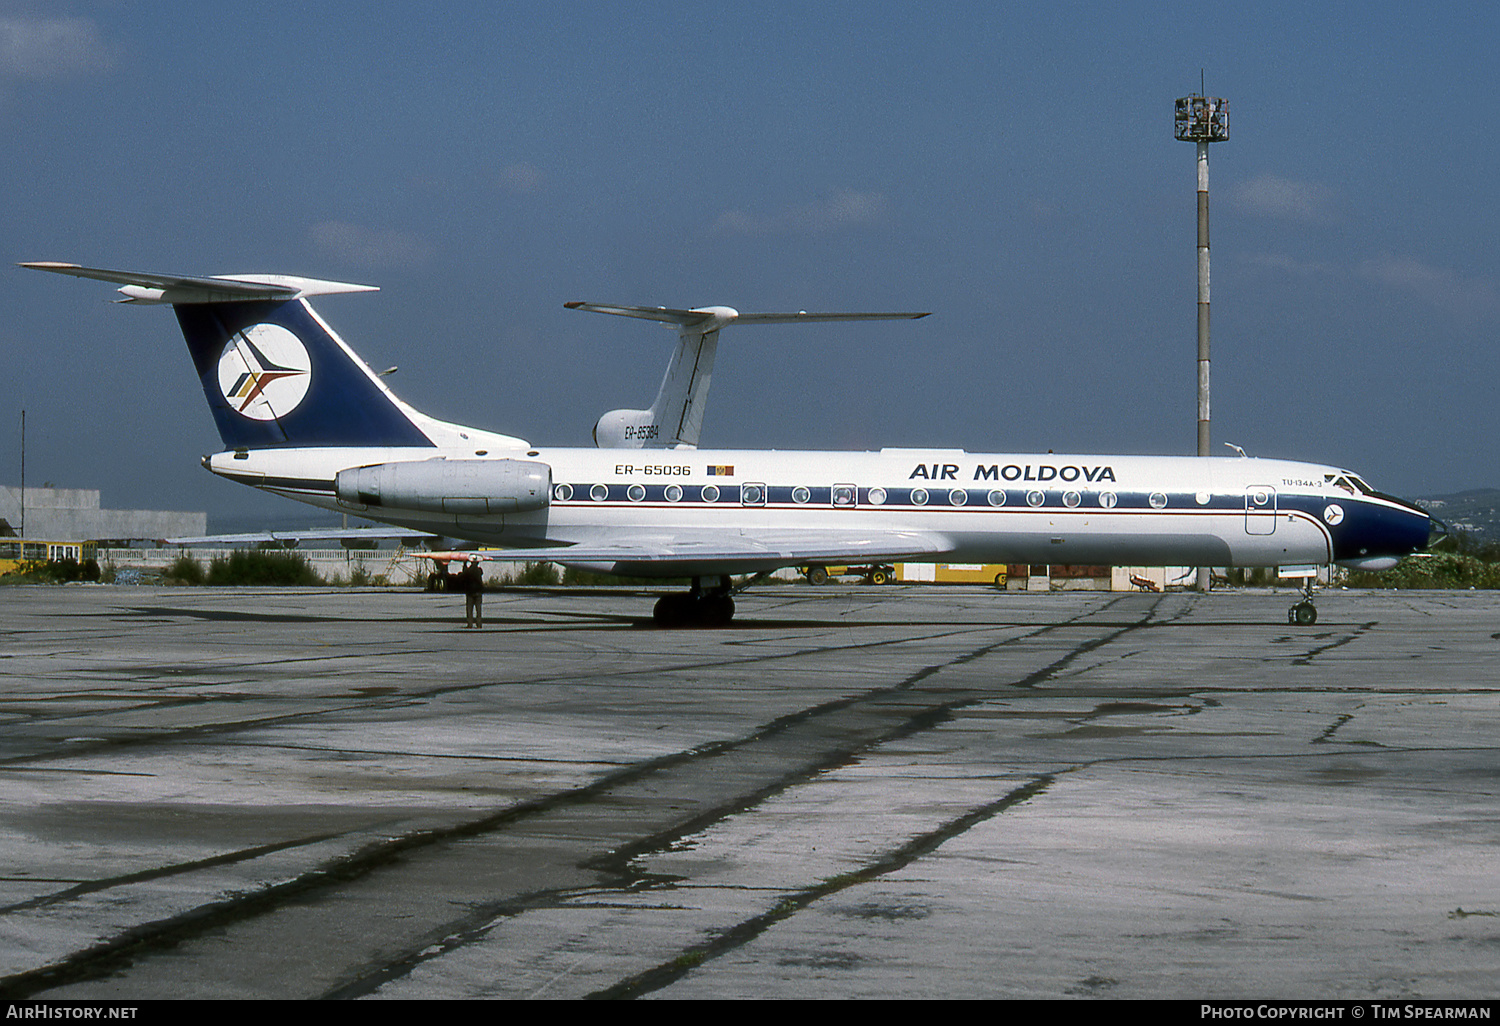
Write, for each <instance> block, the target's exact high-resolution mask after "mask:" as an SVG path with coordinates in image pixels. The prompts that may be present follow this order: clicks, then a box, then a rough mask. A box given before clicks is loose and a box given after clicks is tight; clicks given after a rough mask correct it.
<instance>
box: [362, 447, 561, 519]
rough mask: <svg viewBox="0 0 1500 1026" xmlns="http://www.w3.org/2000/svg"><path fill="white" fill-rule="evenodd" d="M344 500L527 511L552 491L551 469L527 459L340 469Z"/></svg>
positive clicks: (400, 506) (461, 509)
mask: <svg viewBox="0 0 1500 1026" xmlns="http://www.w3.org/2000/svg"><path fill="white" fill-rule="evenodd" d="M334 489H335V491H336V492H337V493H338V497H339V499H340V500H341V501H343V502H351V503H358V504H359V505H362V506H379V507H381V508H383V509H412V510H422V511H430V512H434V513H471V514H472V513H524V512H526V511H527V510H533V509H542V508H544V507H545V506H546V505H547V501H548V499H549V498H551V495H552V468H551V467H549V466H548V465H547V464H545V463H532V462H529V461H527V460H445V459H431V460H420V461H417V462H413V463H377V464H375V465H374V466H370V467H354V468H352V469H350V470H341V471H339V472H338V475H337V476H336V477H335V478H334Z"/></svg>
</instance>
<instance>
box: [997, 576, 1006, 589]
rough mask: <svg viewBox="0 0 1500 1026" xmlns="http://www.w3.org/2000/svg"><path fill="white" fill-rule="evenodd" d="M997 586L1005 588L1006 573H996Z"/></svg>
mask: <svg viewBox="0 0 1500 1026" xmlns="http://www.w3.org/2000/svg"><path fill="white" fill-rule="evenodd" d="M995 587H997V588H999V589H1000V590H1001V591H1004V590H1005V575H1004V574H996V575H995Z"/></svg>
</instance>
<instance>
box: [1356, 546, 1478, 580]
mask: <svg viewBox="0 0 1500 1026" xmlns="http://www.w3.org/2000/svg"><path fill="white" fill-rule="evenodd" d="M1344 583H1346V584H1347V585H1348V586H1349V587H1351V588H1399V589H1407V588H1500V563H1487V562H1485V561H1484V560H1482V559H1478V558H1476V557H1474V556H1470V555H1465V554H1463V553H1458V552H1437V553H1433V554H1432V555H1430V556H1420V557H1419V556H1408V557H1406V558H1405V559H1403V560H1402V561H1401V562H1400V563H1397V564H1396V565H1395V566H1394V567H1392V568H1391V569H1390V570H1382V571H1380V572H1379V573H1371V572H1369V571H1363V570H1356V571H1353V572H1351V573H1350V574H1349V577H1348V579H1347V580H1346V581H1345V582H1344Z"/></svg>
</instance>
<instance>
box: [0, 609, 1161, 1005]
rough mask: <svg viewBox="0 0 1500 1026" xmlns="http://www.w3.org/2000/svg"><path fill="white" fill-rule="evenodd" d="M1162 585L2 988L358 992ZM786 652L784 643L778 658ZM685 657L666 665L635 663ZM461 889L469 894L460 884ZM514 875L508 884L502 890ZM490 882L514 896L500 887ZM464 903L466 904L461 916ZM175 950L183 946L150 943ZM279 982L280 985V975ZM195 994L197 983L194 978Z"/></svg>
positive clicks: (847, 756) (589, 880)
mask: <svg viewBox="0 0 1500 1026" xmlns="http://www.w3.org/2000/svg"><path fill="white" fill-rule="evenodd" d="M1116 601H1119V600H1116ZM1162 601H1163V599H1157V600H1154V601H1152V602H1151V604H1150V605H1149V606H1147V607H1146V608H1145V609H1144V610H1132V612H1133V613H1134V614H1135V615H1134V616H1125V617H1120V618H1118V619H1115V618H1111V619H1110V621H1109V622H1107V623H1100V622H1097V621H1095V622H1093V623H1091V622H1090V619H1091V618H1092V617H1096V616H1098V615H1099V614H1100V613H1103V612H1105V611H1106V610H1109V609H1110V608H1111V607H1112V606H1114V605H1115V604H1116V602H1115V601H1111V602H1108V603H1105V604H1104V605H1102V606H1099V607H1095V608H1093V609H1091V610H1089V611H1087V612H1085V613H1083V614H1080V616H1078V617H1075V618H1073V619H1071V620H1068V621H1062V622H1060V623H1057V624H1053V625H1048V626H1043V627H1040V628H1037V629H1035V630H1031V631H1028V632H1026V633H1024V634H1021V635H1009V636H1007V637H1004V638H1001V639H999V640H995V641H986V642H985V643H984V644H982V645H979V646H977V647H975V648H972V649H971V650H969V651H967V652H964V653H961V654H959V655H957V656H954V657H953V658H951V659H948V660H946V661H944V662H941V663H936V664H934V665H931V666H927V667H923V668H921V669H919V670H916V671H914V672H913V673H911V674H909V675H908V676H907V677H906V678H905V679H904V680H902V681H900V682H899V683H897V684H894V685H891V686H888V687H884V688H879V689H876V690H872V691H869V692H866V693H863V694H861V695H857V696H853V697H848V698H843V699H838V700H834V701H831V702H827V703H822V704H819V705H816V706H812V707H809V708H806V709H803V710H800V711H798V712H795V713H791V714H788V715H786V716H782V717H779V718H777V719H775V720H773V721H771V722H769V723H767V724H764V725H763V726H761V727H760V728H758V729H756V730H755V731H752V732H751V733H749V734H748V735H746V736H743V737H739V738H733V739H725V740H723V741H716V742H711V743H708V744H705V745H700V746H697V747H695V748H693V749H688V750H686V751H683V752H679V753H673V754H671V755H667V756H663V757H659V758H656V759H652V760H648V761H645V762H642V763H638V764H636V765H633V766H630V767H627V768H625V769H622V770H620V771H617V772H614V773H611V774H609V775H607V776H604V777H602V778H600V779H598V780H596V781H594V782H592V783H590V784H587V785H585V786H582V787H579V788H575V789H572V790H569V791H563V792H559V793H556V794H553V795H549V796H545V797H543V798H540V799H536V800H533V801H530V802H526V803H522V804H519V805H516V806H513V807H509V808H506V809H504V810H501V811H499V812H496V813H492V814H490V815H486V816H483V817H480V818H477V819H474V820H472V821H469V822H466V823H460V824H456V825H451V826H446V827H442V828H434V829H428V830H422V831H415V832H412V833H410V834H407V835H404V836H401V837H396V838H391V839H389V840H385V841H381V842H377V843H375V844H372V845H370V846H368V847H366V848H365V849H363V850H360V851H358V852H355V853H353V854H351V855H349V856H347V857H344V858H341V859H337V860H334V861H332V862H331V863H329V864H327V865H325V866H323V867H321V868H319V869H317V870H314V871H311V872H308V873H304V874H302V875H301V876H299V877H297V878H296V879H293V880H290V881H287V882H284V883H282V884H279V885H275V886H271V887H268V888H265V889H263V890H260V891H257V892H254V893H251V894H243V895H232V896H229V897H226V898H225V899H224V900H222V901H217V902H210V903H207V904H205V905H202V906H200V907H198V908H196V909H193V910H191V911H189V912H186V913H183V914H180V915H177V916H172V917H169V918H166V919H163V920H160V921H156V922H150V923H144V924H140V925H138V926H136V927H133V928H130V929H128V930H126V931H124V932H122V933H121V934H119V935H118V936H116V937H114V938H112V939H109V940H106V941H104V942H101V943H100V944H97V945H95V946H93V947H90V948H88V949H85V950H83V951H79V952H76V953H74V954H73V955H71V956H69V957H67V958H66V959H63V960H62V961H60V962H58V963H56V964H53V965H49V966H45V967H42V968H39V969H36V970H31V971H28V972H24V973H19V974H16V975H13V976H10V977H7V978H4V979H0V996H3V997H6V998H24V997H31V996H35V995H38V994H42V993H45V992H47V991H50V990H55V989H57V988H60V987H67V986H68V985H70V984H79V983H84V982H85V981H90V980H98V979H100V978H102V977H105V976H111V975H113V976H115V977H116V979H115V980H113V981H111V982H110V984H109V986H110V987H111V988H116V989H118V990H119V992H120V993H127V992H128V991H129V988H130V986H131V980H132V979H133V978H136V977H137V974H139V973H140V972H142V971H143V970H144V971H145V973H146V975H147V976H148V977H149V978H150V979H151V981H152V982H151V990H150V993H152V995H153V996H159V997H165V996H171V993H172V991H171V990H170V989H167V990H164V989H163V987H164V985H165V986H168V987H169V988H170V985H171V984H174V983H175V984H176V986H177V988H178V989H180V990H182V989H191V988H201V987H202V986H203V981H204V980H205V979H210V980H215V981H219V980H221V979H223V980H228V979H230V978H232V977H233V975H234V974H235V973H238V974H239V975H240V976H241V978H244V975H245V974H246V973H252V974H254V975H253V976H252V977H251V978H250V981H249V982H250V983H251V984H252V985H254V986H255V987H257V988H259V989H258V990H257V991H256V993H258V994H259V996H265V997H313V996H327V997H354V996H358V995H360V994H366V993H370V992H371V991H373V990H374V989H376V988H378V987H379V986H380V985H381V984H383V983H385V982H389V981H391V980H393V979H397V978H400V977H401V976H404V975H406V974H407V973H409V972H410V971H411V970H412V969H413V968H415V967H416V966H417V965H420V964H421V963H423V962H424V961H427V960H428V959H429V958H431V957H436V955H438V954H441V953H443V952H445V951H448V950H451V949H452V946H453V945H454V944H455V943H458V944H460V945H461V944H462V943H463V940H462V938H464V937H466V936H473V935H474V934H475V931H481V930H483V929H484V926H485V924H492V923H493V922H494V921H495V920H496V919H497V918H504V917H507V916H511V915H515V914H517V913H518V912H520V911H524V910H526V909H529V908H535V907H540V906H546V905H549V904H552V903H555V902H556V901H558V900H559V898H560V896H562V895H565V894H571V893H576V892H577V890H578V889H580V888H588V889H592V890H597V889H600V888H606V889H620V888H629V887H632V886H638V885H639V883H640V873H639V872H638V871H637V870H636V869H634V868H633V867H632V866H631V862H632V861H633V860H634V859H636V858H638V857H639V856H640V855H642V854H645V853H648V852H653V851H658V850H661V849H662V848H664V847H666V846H667V845H670V844H671V843H673V842H674V841H677V840H679V839H681V838H683V837H685V836H688V835H691V834H694V833H697V832H699V831H701V830H703V829H704V828H705V827H707V826H709V825H711V824H714V823H716V822H718V821H720V820H722V819H724V818H726V817H728V816H731V815H733V814H736V813H739V812H743V811H745V810H746V809H750V808H753V807H755V806H757V805H759V804H761V803H762V802H764V801H765V800H766V799H768V798H770V797H771V796H773V795H776V794H779V793H781V792H783V791H785V790H786V789H788V788H790V787H793V786H795V785H797V784H799V783H802V782H804V781H806V780H808V779H811V778H812V777H814V776H816V775H817V774H819V773H822V772H825V771H827V770H829V769H833V768H836V767H838V766H841V765H845V764H847V763H848V762H850V761H851V760H853V759H855V758H856V757H858V755H859V754H860V753H862V752H865V751H868V750H870V749H872V748H874V747H875V746H878V745H881V744H885V743H887V742H889V741H892V740H896V739H898V738H901V737H905V736H909V735H912V734H916V733H920V732H922V731H926V730H930V729H933V728H934V727H936V726H938V725H940V724H942V723H944V722H945V721H947V720H948V719H949V718H950V716H951V714H952V713H953V711H954V710H956V709H959V708H962V707H964V706H968V705H971V704H974V703H976V702H981V701H984V700H985V699H987V698H990V697H993V695H994V694H995V693H997V692H999V691H1003V690H1006V689H1010V688H1032V687H1035V686H1037V685H1038V684H1040V683H1042V682H1043V681H1045V680H1046V679H1048V678H1049V677H1052V676H1053V675H1055V674H1057V673H1059V672H1060V671H1062V670H1064V669H1065V668H1066V667H1068V666H1069V665H1070V664H1071V663H1072V662H1074V661H1075V660H1076V659H1078V658H1079V657H1081V656H1084V655H1086V654H1088V653H1089V652H1092V651H1094V650H1096V649H1098V648H1100V647H1102V646H1104V645H1108V644H1110V643H1111V642H1113V641H1116V640H1118V639H1119V638H1120V637H1121V636H1123V635H1126V634H1128V633H1130V632H1131V631H1134V630H1138V629H1141V628H1143V627H1147V626H1152V625H1153V620H1154V619H1155V617H1156V612H1157V609H1158V607H1159V606H1160V604H1161V602H1162ZM1157 622H1158V623H1159V622H1160V621H1157ZM993 629H995V628H994V627H991V628H989V630H993ZM1065 629H1066V630H1079V629H1084V630H1087V631H1088V633H1089V636H1088V637H1086V638H1083V639H1080V640H1079V641H1078V642H1077V643H1076V644H1071V645H1069V646H1067V647H1066V648H1065V649H1064V650H1062V651H1061V652H1058V651H1056V650H1053V651H1051V652H1038V653H1036V655H1037V656H1040V657H1041V658H1043V659H1046V661H1045V662H1044V663H1043V664H1042V665H1040V666H1038V667H1037V668H1036V669H1034V670H1032V671H1031V672H1029V673H1025V674H1024V675H1022V676H1020V677H1019V678H1016V679H1012V680H1009V681H997V682H995V683H994V684H989V685H984V686H978V687H976V686H968V687H956V688H937V687H933V686H932V685H934V684H935V683H936V682H935V681H934V680H933V678H934V676H935V675H936V674H938V673H940V672H941V671H942V670H943V669H946V668H949V667H958V666H962V665H965V664H968V663H972V662H974V661H976V660H979V659H983V658H984V657H986V656H988V655H991V654H993V653H995V652H996V651H997V650H1001V649H1004V648H1005V647H1006V646H1014V645H1017V643H1019V642H1024V641H1027V640H1031V639H1035V638H1037V637H1038V636H1040V635H1043V634H1047V633H1051V632H1055V631H1061V630H1065ZM939 633H950V632H947V631H944V632H939ZM951 633H974V630H973V629H972V628H971V629H969V630H967V631H962V632H951ZM909 640H915V639H909ZM845 647H847V648H859V647H868V646H860V645H849V646H827V647H815V648H811V649H809V650H807V651H808V652H811V653H818V654H826V653H827V652H829V651H830V650H838V649H840V648H845ZM788 657H789V655H788V654H781V655H778V656H775V657H772V658H777V659H786V658H788ZM745 661H747V662H758V661H761V660H760V659H759V658H752V659H747V660H745ZM677 669H678V668H677V667H656V668H654V669H652V670H643V671H638V672H641V673H663V672H673V671H674V670H677ZM622 675H624V674H622ZM199 729H200V730H201V729H202V728H199ZM1049 779H1050V778H1038V779H1036V780H1033V781H1032V782H1030V783H1028V784H1027V785H1024V786H1023V787H1021V788H1018V789H1016V790H1012V791H1011V792H1009V793H1008V794H1006V795H1003V796H1001V797H999V798H997V799H996V800H994V801H992V802H989V803H986V804H984V805H982V806H980V807H978V808H976V809H973V810H971V811H970V812H968V813H966V814H964V815H963V816H960V817H958V818H957V819H955V820H952V821H950V822H949V823H947V824H945V825H943V826H942V827H940V828H938V829H937V830H935V831H931V832H929V833H927V834H923V835H921V836H919V837H917V838H914V839H912V840H911V841H909V842H908V843H907V844H905V845H903V846H901V847H899V848H898V849H896V850H895V851H893V852H890V853H888V854H887V855H885V856H883V857H881V858H880V859H878V860H877V861H876V862H875V863H872V864H871V865H870V866H869V867H866V870H865V871H866V872H870V873H874V874H876V875H878V874H879V873H880V872H889V871H891V869H890V868H885V869H882V868H881V867H883V866H889V867H892V868H894V867H895V866H896V865H897V864H898V863H899V864H905V862H909V861H910V860H912V859H915V858H918V857H920V856H921V855H922V854H925V853H926V852H928V851H930V850H932V849H933V848H934V847H935V846H936V845H939V844H941V843H942V842H943V841H945V840H947V839H948V838H950V837H952V836H956V835H957V834H958V833H961V832H962V831H963V830H966V829H968V828H969V827H971V826H973V825H974V824H976V823H979V822H982V821H984V820H985V819H988V818H990V817H992V816H994V815H997V814H999V813H1000V812H1003V811H1004V810H1005V809H1006V808H1009V807H1011V806H1013V805H1014V804H1016V803H1017V802H1019V801H1024V800H1026V799H1027V798H1029V797H1032V796H1034V795H1035V794H1039V793H1041V791H1042V790H1043V789H1044V788H1045V786H1046V782H1047V780H1049ZM560 847H561V848H562V849H563V851H565V852H566V854H565V855H564V854H563V853H562V852H560V850H559V849H560ZM569 847H571V850H568V849H569ZM560 856H561V857H560ZM497 860H498V864H500V865H503V866H505V867H506V868H507V870H514V872H513V873H512V876H513V877H514V879H511V878H503V879H504V882H503V883H502V881H501V880H499V879H496V866H497ZM507 860H509V861H507ZM903 860H905V862H903ZM502 877H503V874H502ZM853 882H857V881H856V880H854V879H850V880H847V881H844V882H843V883H842V886H848V885H850V884H851V883H853ZM839 885H840V881H839V879H836V880H834V881H824V882H822V883H817V884H813V885H810V886H809V887H807V888H804V889H802V890H800V891H796V892H794V893H793V894H791V895H789V896H788V899H787V900H788V901H790V902H791V904H790V905H787V906H786V907H785V908H784V909H783V910H782V912H781V913H779V915H780V917H783V918H784V916H785V915H789V914H792V912H795V911H796V910H797V909H798V908H801V907H804V906H805V904H806V903H807V902H810V901H813V900H816V898H817V897H818V896H821V895H822V894H823V893H827V892H828V888H830V887H836V886H839ZM464 887H467V888H468V891H467V892H462V893H456V892H455V889H456V888H460V889H461V888H464ZM507 890H508V891H509V893H508V894H504V892H506V891H507ZM497 892H499V893H501V894H504V896H503V897H499V896H498V895H497ZM330 901H333V902H336V903H337V909H338V913H337V918H338V921H339V923H340V931H339V937H340V939H341V941H342V944H341V947H339V948H338V949H336V950H335V949H332V948H331V947H330V944H329V938H328V936H327V935H326V933H324V932H322V931H321V930H319V929H317V928H315V926H316V925H321V924H324V923H326V922H327V920H328V918H329V916H330V911H329V908H328V906H327V903H328V902H330ZM393 902H400V903H401V907H402V910H403V912H404V914H403V915H398V916H393V915H392V914H391V912H392V909H391V905H392V903H393ZM456 906H457V907H467V908H468V909H469V911H468V913H467V914H463V915H459V916H455V915H454V911H455V907H456ZM778 908H780V906H778ZM768 915H769V914H768ZM775 921H777V919H776V918H770V919H768V918H766V917H764V916H762V917H756V918H754V919H751V920H748V921H746V922H745V923H742V924H740V925H739V926H738V927H736V928H733V929H731V930H730V931H728V932H726V933H725V934H723V935H722V937H720V938H719V939H718V940H716V941H715V942H714V945H715V946H714V948H713V950H712V951H711V952H704V953H702V954H701V955H700V957H698V958H697V959H696V960H694V959H689V961H691V962H693V964H698V963H700V962H701V961H702V958H703V957H707V956H708V955H712V954H721V953H723V952H724V951H727V950H732V948H733V947H735V946H738V945H739V944H743V943H744V942H745V941H747V940H749V939H751V938H752V937H753V936H755V935H757V934H758V933H759V932H762V931H763V930H764V929H766V928H768V927H769V926H770V925H771V924H772V923H773V922H775ZM204 938H211V940H212V943H211V944H206V945H195V944H194V942H196V941H199V940H201V939H204ZM247 945H248V946H249V950H254V951H256V952H258V953H267V952H271V953H274V954H275V955H276V957H278V958H280V959H281V960H282V962H283V963H284V964H286V965H289V966H293V967H295V969H296V972H294V973H266V972H265V971H264V968H263V967H258V966H256V967H246V966H244V965H242V963H243V962H245V961H246V956H245V955H244V954H243V951H244V950H245V946H247ZM356 949H357V950H356ZM169 952H170V953H171V954H172V955H173V956H174V957H172V958H170V959H166V960H161V959H155V958H153V956H156V955H158V954H162V953H169ZM691 953H692V952H691V949H690V951H689V954H691ZM677 961H679V962H680V961H682V960H681V959H679V960H677ZM330 963H332V964H330ZM674 964H675V963H674ZM659 970H660V967H658V969H657V970H651V971H650V972H658V971H659ZM657 979H664V977H659V976H651V977H650V978H649V979H647V978H639V979H638V978H631V979H630V980H626V981H622V983H621V984H619V985H618V986H619V987H620V988H624V989H623V990H621V991H620V993H619V995H618V996H631V995H632V994H634V993H645V992H646V990H647V989H654V987H655V986H660V985H665V984H660V983H654V982H653V981H655V980H657ZM136 985H137V986H139V985H140V984H139V983H137V984H136ZM278 987H279V988H281V989H273V988H278ZM642 988H645V989H642ZM193 992H195V993H201V989H199V990H196V991H193ZM610 993H612V991H611V992H605V993H603V994H602V995H601V996H609V994H610Z"/></svg>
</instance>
